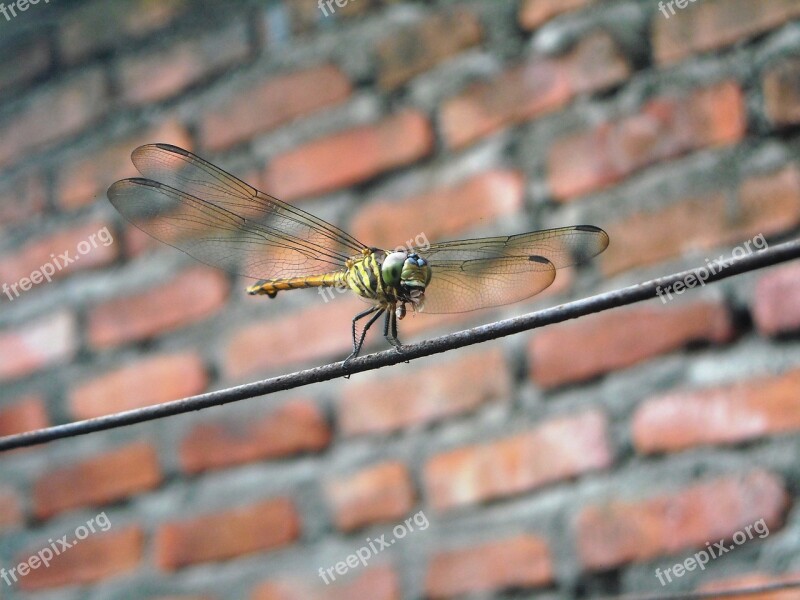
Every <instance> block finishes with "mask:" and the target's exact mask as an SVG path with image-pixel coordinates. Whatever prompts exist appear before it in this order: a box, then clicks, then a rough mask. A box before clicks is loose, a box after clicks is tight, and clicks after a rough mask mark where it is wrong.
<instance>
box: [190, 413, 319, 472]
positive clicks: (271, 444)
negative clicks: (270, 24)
mask: <svg viewBox="0 0 800 600" xmlns="http://www.w3.org/2000/svg"><path fill="white" fill-rule="evenodd" d="M331 436H332V433H331V430H330V427H328V423H327V422H326V421H325V418H324V416H323V415H322V413H321V412H320V410H319V408H317V406H316V405H315V404H314V403H313V402H311V401H308V400H299V401H294V402H290V403H288V404H286V405H285V406H282V407H281V408H279V409H278V410H276V411H274V412H272V413H270V414H269V415H267V416H265V417H263V418H259V419H258V420H253V419H250V420H249V422H248V423H247V424H242V425H239V426H234V425H232V424H223V423H203V424H200V425H197V426H196V427H194V428H193V429H192V430H191V431H190V432H189V434H188V435H187V436H186V437H185V438H183V440H182V441H181V446H180V460H181V465H182V467H183V470H184V471H186V472H187V473H198V472H200V471H206V470H211V469H222V468H225V467H230V466H233V465H238V464H242V463H246V462H253V461H257V460H266V459H273V458H281V457H284V456H291V455H294V454H298V453H301V452H318V451H320V450H322V449H323V448H325V447H326V446H327V445H328V444H329V443H330V441H331Z"/></svg>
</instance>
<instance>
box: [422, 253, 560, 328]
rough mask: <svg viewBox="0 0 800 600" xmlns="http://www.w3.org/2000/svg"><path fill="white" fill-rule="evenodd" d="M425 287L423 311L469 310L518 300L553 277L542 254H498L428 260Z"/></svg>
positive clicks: (550, 266)
mask: <svg viewBox="0 0 800 600" xmlns="http://www.w3.org/2000/svg"><path fill="white" fill-rule="evenodd" d="M430 264H431V269H432V271H433V274H432V277H431V281H430V283H429V284H428V287H427V288H426V289H425V305H424V308H423V312H426V313H432V314H437V313H458V312H469V311H471V310H477V309H479V308H485V307H487V306H500V305H503V304H511V303H514V302H519V301H520V300H524V299H525V298H530V297H531V296H533V295H535V294H538V293H539V292H541V291H542V290H543V289H545V288H546V287H548V286H549V285H550V284H551V283H553V280H554V279H555V277H556V269H555V266H554V265H553V263H551V262H550V261H549V260H547V259H546V258H544V257H541V256H501V257H496V258H474V259H471V260H455V261H441V260H437V261H431V262H430Z"/></svg>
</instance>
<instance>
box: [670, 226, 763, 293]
mask: <svg viewBox="0 0 800 600" xmlns="http://www.w3.org/2000/svg"><path fill="white" fill-rule="evenodd" d="M768 247H769V244H767V240H766V239H764V234H763V233H759V234H758V235H757V236H756V237H754V238H753V239H752V240H747V241H746V242H745V243H744V244H742V245H741V246H736V248H734V249H733V251H732V252H731V258H729V259H726V258H725V256H724V255H721V256H720V257H719V258H718V259H717V260H716V261H714V262H712V261H711V260H710V259H708V258H707V259H706V266H705V267H700V268H699V269H697V273H696V274H689V275H687V276H686V277H685V278H684V279H683V281H676V282H675V283H673V284H672V285H668V286H667V287H666V288H662V287H661V286H658V287H657V288H656V294H657V295H658V297H659V298H661V303H662V304H666V303H667V301H668V300H672V299H673V296H672V294H677V295H679V296H680V295H681V294H682V293H683V292H685V291H686V290H690V289H692V288H694V287H697V286H698V285H705V284H706V280H707V279H708V278H709V277H710V276H711V275H716V274H717V273H719V272H721V271H724V270H725V269H727V268H728V267H729V266H730V264H731V262H732V261H733V260H736V259H739V258H744V257H745V256H747V255H749V254H753V253H754V252H756V251H758V252H763V251H764V250H766V249H767V248H768Z"/></svg>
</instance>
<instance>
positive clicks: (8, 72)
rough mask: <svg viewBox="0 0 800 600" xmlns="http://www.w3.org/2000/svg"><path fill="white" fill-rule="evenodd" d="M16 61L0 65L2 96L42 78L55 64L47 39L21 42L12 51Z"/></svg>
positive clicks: (37, 38)
mask: <svg viewBox="0 0 800 600" xmlns="http://www.w3.org/2000/svg"><path fill="white" fill-rule="evenodd" d="M11 52H13V55H14V59H15V60H14V61H13V62H12V61H3V62H2V63H0V94H5V93H8V92H11V91H12V90H14V89H16V88H21V87H24V86H25V85H28V84H30V83H31V82H32V81H34V80H36V79H38V78H40V77H41V76H42V75H43V74H44V73H45V72H46V71H47V69H49V68H50V66H51V65H52V63H53V56H52V52H51V48H50V43H49V42H48V40H47V38H46V37H34V38H29V39H25V40H21V41H20V42H19V43H18V44H16V45H14V46H13V48H12V49H11Z"/></svg>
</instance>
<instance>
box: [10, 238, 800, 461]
mask: <svg viewBox="0 0 800 600" xmlns="http://www.w3.org/2000/svg"><path fill="white" fill-rule="evenodd" d="M795 258H800V240H793V241H790V242H786V243H783V244H780V245H777V246H773V247H771V248H767V249H765V250H761V251H758V252H754V253H753V254H749V255H746V256H744V257H741V258H738V259H731V260H729V261H725V260H723V261H714V262H712V263H709V266H712V267H713V268H712V269H711V270H714V271H715V272H713V273H709V270H710V269H709V266H706V265H704V266H702V267H698V268H695V269H690V270H688V271H682V272H680V273H673V274H672V275H668V276H665V277H660V278H658V279H652V280H650V281H646V282H644V283H638V284H635V285H631V286H628V287H625V288H621V289H618V290H614V291H611V292H605V293H602V294H597V295H595V296H590V297H588V298H583V299H581V300H575V301H573V302H567V303H566V304H561V305H559V306H554V307H552V308H546V309H544V310H540V311H536V312H532V313H528V314H526V315H522V316H519V317H514V318H511V319H505V320H502V321H496V322H494V323H489V324H487V325H481V326H479V327H473V328H472V329H466V330H464V331H458V332H456V333H450V334H447V335H443V336H440V337H436V338H432V339H430V340H425V341H423V342H419V343H416V344H409V345H407V346H403V348H402V351H400V352H398V351H396V350H394V349H391V350H386V351H384V352H378V353H376V354H370V355H367V356H362V357H358V358H355V359H353V360H351V361H350V362H349V363H348V364H347V365H345V364H344V363H343V362H337V363H331V364H327V365H324V366H321V367H314V368H312V369H305V370H303V371H297V372H295V373H290V374H287V375H280V376H278V377H273V378H271V379H265V380H262V381H256V382H253V383H248V384H245V385H240V386H235V387H230V388H227V389H223V390H218V391H215V392H208V393H206V394H200V395H197V396H191V397H189V398H184V399H182V400H174V401H172V402H165V403H164V404H158V405H155V406H147V407H144V408H137V409H134V410H128V411H124V412H120V413H116V414H112V415H107V416H103V417H97V418H94V419H87V420H85V421H75V422H73V423H66V424H64V425H55V426H53V427H47V428H45V429H37V430H34V431H28V432H26V433H20V434H16V435H9V436H6V437H2V438H0V452H4V451H8V450H13V449H15V448H22V447H25V446H33V445H36V444H42V443H45V442H50V441H53V440H59V439H64V438H69V437H74V436H79V435H86V434H88V433H92V432H94V431H103V430H106V429H114V428H116V427H125V426H127V425H133V424H135V423H143V422H145V421H152V420H155V419H163V418H164V417H170V416H173V415H179V414H182V413H187V412H191V411H195V410H202V409H204V408H209V407H211V406H221V405H223V404H228V403H230V402H238V401H239V400H245V399H247V398H253V397H255V396H263V395H266V394H271V393H273V392H279V391H282V390H290V389H294V388H298V387H302V386H306V385H309V384H311V383H318V382H321V381H329V380H331V379H336V378H339V377H344V376H347V375H352V374H353V373H361V372H363V371H371V370H373V369H380V368H382V367H386V366H389V365H394V364H397V363H400V362H404V361H408V360H414V359H417V358H422V357H423V356H430V355H432V354H438V353H441V352H447V351H449V350H454V349H456V348H463V347H465V346H471V345H473V344H480V343H482V342H486V341H489V340H494V339H497V338H501V337H504V336H507V335H512V334H515V333H520V332H522V331H528V330H531V329H535V328H537V327H543V326H545V325H553V324H554V323H561V322H563V321H567V320H569V319H576V318H578V317H583V316H585V315H590V314H593V313H598V312H601V311H604V310H608V309H610V308H617V307H620V306H625V305H628V304H633V303H635V302H641V301H643V300H649V299H652V298H654V297H656V296H657V292H658V290H659V289H662V290H663V289H671V288H672V286H673V285H674V284H675V283H678V282H681V281H688V278H689V277H691V276H694V277H695V278H697V277H698V276H700V277H704V276H705V275H708V276H707V278H706V279H705V283H711V282H714V281H719V280H721V279H726V278H728V277H733V276H734V275H739V274H741V273H745V272H748V271H754V270H757V269H761V268H764V267H768V266H771V265H775V264H778V263H782V262H785V261H788V260H792V259H795Z"/></svg>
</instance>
